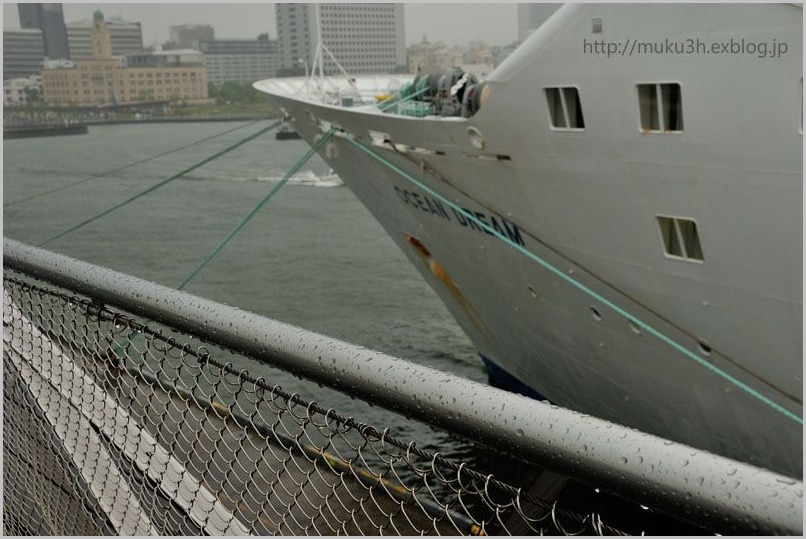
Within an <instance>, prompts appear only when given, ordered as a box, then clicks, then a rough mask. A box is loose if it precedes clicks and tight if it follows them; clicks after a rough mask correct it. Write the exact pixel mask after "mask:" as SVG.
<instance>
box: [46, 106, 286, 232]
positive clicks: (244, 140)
mask: <svg viewBox="0 0 806 539" xmlns="http://www.w3.org/2000/svg"><path fill="white" fill-rule="evenodd" d="M281 123H283V120H278V121H276V122H274V123H273V124H271V125H270V126H268V127H265V128H263V129H261V130H260V131H258V132H257V133H254V134H252V135H249V136H248V137H246V138H245V139H243V140H241V141H240V142H236V143H235V144H233V145H232V146H230V147H228V148H226V149H224V150H222V151H220V152H218V153H216V154H215V155H213V156H211V157H208V158H207V159H204V160H203V161H200V162H198V163H196V164H195V165H193V166H191V167H188V168H186V169H185V170H183V171H182V172H179V173H177V174H174V175H173V176H171V177H170V178H168V179H166V180H163V181H161V182H159V183H157V184H156V185H152V186H151V187H149V188H148V189H146V190H145V191H141V192H140V193H138V194H136V195H134V196H132V197H129V198H127V199H126V200H124V201H123V202H121V203H119V204H116V205H114V206H112V207H111V208H108V209H106V210H104V211H102V212H101V213H99V214H97V215H95V216H93V217H90V218H89V219H86V220H84V221H82V222H81V223H79V224H77V225H75V226H73V227H71V228H69V229H67V230H65V231H64V232H62V233H60V234H57V235H55V236H53V237H52V238H50V239H49V240H47V241H45V242H43V243H40V244H39V245H38V246H39V247H44V246H45V245H47V244H49V243H51V242H53V241H55V240H57V239H59V238H62V237H64V236H66V235H67V234H69V233H71V232H73V231H75V230H78V229H79V228H81V227H83V226H85V225H88V224H90V223H92V222H94V221H97V220H98V219H100V218H101V217H103V216H105V215H109V214H110V213H112V212H113V211H115V210H117V209H120V208H122V207H123V206H126V205H127V204H129V203H131V202H134V201H135V200H137V199H138V198H141V197H144V196H145V195H147V194H149V193H151V192H154V191H156V190H157V189H159V188H160V187H162V186H164V185H167V184H169V183H170V182H172V181H174V180H176V179H177V178H181V177H182V176H184V175H185V174H187V173H188V172H191V171H193V170H196V169H197V168H199V167H201V166H202V165H205V164H207V163H209V162H210V161H214V160H215V159H218V158H219V157H221V156H222V155H224V154H226V153H229V152H231V151H232V150H234V149H236V148H238V147H240V146H243V145H244V144H246V143H247V142H249V141H251V140H254V139H256V138H257V137H259V136H260V135H262V134H264V133H266V132H267V131H271V130H272V129H274V128H275V127H277V126H278V125H280V124H281Z"/></svg>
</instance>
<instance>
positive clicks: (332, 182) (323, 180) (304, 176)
mask: <svg viewBox="0 0 806 539" xmlns="http://www.w3.org/2000/svg"><path fill="white" fill-rule="evenodd" d="M283 177H284V176H262V177H258V178H256V179H255V181H259V182H274V183H276V182H279V181H280V180H282V179H283ZM288 184H289V185H304V186H308V187H339V186H340V185H344V182H343V181H342V180H341V178H339V176H338V175H337V174H335V173H334V172H333V171H332V170H331V171H329V172H328V173H327V174H323V175H321V176H319V175H317V174H316V173H314V172H313V171H310V170H304V171H302V172H299V173H298V174H294V175H293V176H292V177H291V179H290V180H288Z"/></svg>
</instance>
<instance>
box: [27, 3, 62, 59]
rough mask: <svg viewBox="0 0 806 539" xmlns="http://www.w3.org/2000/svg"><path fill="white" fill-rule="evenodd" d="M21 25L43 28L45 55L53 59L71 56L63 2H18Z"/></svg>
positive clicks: (34, 28) (29, 27)
mask: <svg viewBox="0 0 806 539" xmlns="http://www.w3.org/2000/svg"><path fill="white" fill-rule="evenodd" d="M17 10H18V12H19V15H20V27H21V28H23V29H26V30H41V31H42V40H43V44H44V47H45V56H47V57H48V58H50V59H52V60H58V59H66V58H70V48H69V46H68V41H67V28H66V27H65V25H64V13H62V5H61V4H22V3H20V4H17Z"/></svg>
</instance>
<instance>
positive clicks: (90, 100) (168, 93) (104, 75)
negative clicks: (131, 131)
mask: <svg viewBox="0 0 806 539" xmlns="http://www.w3.org/2000/svg"><path fill="white" fill-rule="evenodd" d="M91 45H92V58H91V59H89V60H76V61H75V62H71V63H69V64H62V65H51V64H48V66H47V69H44V70H43V71H42V87H43V93H44V98H45V100H46V101H47V102H48V103H54V104H78V105H120V104H127V103H135V102H144V101H169V100H170V101H180V100H181V101H186V102H203V101H206V100H207V70H206V69H205V68H204V64H203V63H202V55H201V53H200V52H199V51H195V50H178V51H163V52H158V53H150V54H144V53H141V54H132V55H128V56H125V57H124V56H115V55H113V54H112V43H111V38H110V32H109V29H108V28H107V27H106V23H105V21H104V17H103V14H102V13H101V12H100V11H96V12H95V16H94V22H93V32H92V41H91Z"/></svg>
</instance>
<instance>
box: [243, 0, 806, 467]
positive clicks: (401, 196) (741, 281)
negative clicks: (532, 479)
mask: <svg viewBox="0 0 806 539" xmlns="http://www.w3.org/2000/svg"><path fill="white" fill-rule="evenodd" d="M595 17H596V18H601V19H602V23H603V26H604V29H605V33H604V34H599V35H591V21H592V18H595ZM801 17H802V11H801V10H800V9H798V8H796V7H794V6H789V5H741V6H738V5H736V6H726V5H695V6H674V5H658V6H643V5H629V6H622V5H615V4H611V5H605V6H594V5H575V6H566V7H565V8H563V9H561V10H560V11H559V12H558V13H557V14H556V15H555V16H554V17H552V18H551V19H550V20H549V21H548V22H547V23H546V24H545V25H544V26H543V27H542V28H541V29H540V30H538V31H537V32H536V33H535V34H534V35H533V36H532V37H531V38H530V39H529V40H528V41H527V42H526V43H525V44H524V45H523V46H521V48H520V49H518V50H517V51H516V52H515V53H514V54H513V55H512V56H511V57H510V58H509V59H508V60H507V62H505V63H504V64H502V65H501V66H500V67H499V68H498V69H497V70H496V71H495V72H493V73H492V74H491V76H490V77H489V79H488V81H487V88H488V90H489V99H488V100H487V101H486V103H484V105H483V106H482V107H481V109H480V110H479V111H478V112H477V113H476V114H475V115H474V116H471V117H469V118H462V117H449V118H443V117H435V116H434V117H425V118H411V117H405V116H400V115H395V114H385V113H382V112H379V111H378V109H377V108H375V107H371V106H366V107H364V106H355V107H341V106H337V105H330V104H326V103H322V102H321V100H317V99H311V98H308V97H306V96H304V95H301V92H300V91H299V90H301V88H302V82H301V81H299V80H297V81H293V80H292V81H279V80H267V81H262V82H260V83H257V84H256V85H255V86H256V88H258V89H259V90H262V91H265V92H267V93H268V94H270V95H272V96H274V98H275V99H276V100H277V102H278V104H279V105H280V106H281V107H282V109H283V110H284V111H285V112H286V113H287V114H288V116H289V117H290V118H291V119H292V121H293V122H294V127H295V129H296V131H297V132H299V133H300V134H301V135H302V137H303V138H304V139H305V140H307V141H308V142H309V143H313V142H314V140H315V139H317V138H318V137H319V136H321V135H322V133H323V132H324V131H326V130H328V129H329V128H331V127H334V126H335V127H336V128H337V129H338V130H339V135H340V136H338V137H333V138H332V139H331V140H330V141H329V142H328V143H327V145H326V146H325V149H324V150H323V151H322V152H321V155H322V157H323V158H324V159H325V160H326V161H327V162H328V163H329V164H330V166H331V167H333V169H334V170H335V172H336V173H337V174H338V175H339V176H340V177H341V178H342V179H343V181H344V182H345V184H346V185H348V186H349V187H350V189H351V190H352V191H353V192H354V193H355V194H356V196H357V197H358V198H359V199H360V200H361V201H362V203H363V204H364V205H366V207H367V208H368V209H369V210H370V211H371V212H372V214H373V215H374V216H375V218H376V219H377V220H378V221H379V222H380V223H381V225H382V226H383V227H384V228H385V229H386V231H387V232H388V233H389V235H390V236H391V237H392V239H393V240H394V241H395V242H396V243H397V244H398V245H399V246H400V248H401V250H402V251H403V252H404V253H405V254H406V255H407V256H408V258H409V259H410V260H411V262H412V264H414V266H415V267H416V268H417V269H418V270H419V271H420V272H421V274H422V275H423V277H424V278H425V279H426V280H427V281H428V283H429V284H430V285H431V286H432V287H433V288H434V290H435V291H436V293H437V294H438V295H439V296H440V298H441V299H442V300H443V301H444V302H445V304H446V305H447V306H448V308H449V309H450V311H451V313H452V314H453V316H454V317H455V318H456V320H457V321H458V322H459V324H460V325H461V326H462V328H463V329H464V331H465V332H466V333H467V334H468V336H469V337H470V339H471V340H472V341H473V343H474V345H475V346H476V348H477V349H478V352H479V354H480V355H481V356H482V358H483V359H484V361H485V363H487V365H488V369H489V370H490V373H491V376H492V377H493V378H495V379H496V381H497V382H499V383H501V384H506V385H509V386H510V387H511V388H513V389H516V390H517V389H520V390H523V391H524V392H527V393H532V394H536V395H540V396H542V397H544V398H547V399H549V400H551V401H552V402H554V403H556V404H559V405H561V406H564V407H568V408H572V409H575V410H579V411H582V412H585V413H588V414H591V415H595V416H598V417H602V418H605V419H608V420H611V421H613V422H616V423H620V424H624V425H628V426H632V427H635V428H637V429H640V430H643V431H646V432H650V433H654V434H657V435H660V436H664V437H667V438H670V439H674V440H677V441H681V442H683V443H686V444H689V445H691V446H694V447H697V448H701V449H706V450H709V451H713V452H715V453H719V454H723V455H726V456H729V457H732V458H736V459H739V460H743V461H746V462H750V463H753V464H756V465H760V466H763V467H766V468H769V469H772V470H774V471H777V472H780V473H784V474H787V475H790V476H793V477H798V478H800V477H802V420H799V418H801V417H802V415H803V412H802V371H803V368H802V343H803V340H802V321H803V315H802V194H803V191H802V149H801V148H802V129H799V126H800V125H801V124H800V121H799V118H798V114H799V113H800V99H801V98H800V95H799V91H800V86H799V83H800V80H801V77H802V75H801V64H802V48H801V39H802V37H801V36H802V20H801ZM714 28H722V29H723V30H718V31H714ZM638 29H640V32H639V31H638ZM637 34H640V35H637ZM670 36H671V37H676V38H680V39H686V38H699V39H701V40H708V41H715V42H716V41H720V42H721V41H728V40H730V39H731V38H734V39H736V38H744V39H745V40H747V41H749V40H753V41H755V42H771V41H772V40H773V38H775V39H776V40H777V42H778V43H780V42H786V43H787V46H788V50H787V52H786V55H785V56H782V57H780V58H777V59H771V58H767V59H760V58H757V57H753V56H744V57H742V56H733V57H730V56H723V57H718V56H712V57H708V58H692V57H691V56H686V55H645V56H642V57H630V58H609V59H608V58H606V57H603V56H601V55H599V56H597V55H584V54H583V52H582V46H583V39H589V40H591V39H604V38H605V37H606V39H608V40H613V41H615V40H618V39H622V38H625V39H626V38H630V37H632V38H635V37H639V38H643V39H645V40H646V41H656V40H658V39H661V40H662V39H663V38H666V37H670ZM373 81H375V79H372V81H369V80H368V81H367V82H366V84H368V85H370V86H371V84H372V83H373ZM664 81H675V82H676V83H678V84H679V85H680V87H681V88H682V96H683V99H682V103H683V105H682V106H683V117H684V119H685V128H684V129H683V130H681V132H680V133H674V134H655V133H646V132H642V131H641V129H640V126H641V120H640V119H639V104H638V98H637V91H636V85H637V84H641V83H654V82H664ZM308 84H309V85H310V83H308ZM360 84H362V83H361V82H360ZM295 85H296V86H295ZM553 86H560V87H565V86H574V87H577V88H578V91H579V95H580V100H581V104H582V110H583V111H584V116H585V128H584V129H579V130H573V129H565V130H558V129H553V128H552V126H551V121H550V119H549V112H548V110H547V106H546V98H545V95H544V91H543V88H546V87H553ZM469 127H472V128H474V129H475V132H474V134H473V136H471V134H470V133H469V131H468V128H469ZM479 134H480V135H481V138H482V139H483V148H482V149H479V146H480V145H481V144H479V136H478V135H479ZM350 137H354V138H355V139H356V140H357V141H358V142H359V143H361V144H364V145H366V146H368V147H369V148H370V149H371V150H372V151H373V152H375V153H376V154H377V155H379V156H381V157H382V158H383V159H384V160H386V161H387V162H388V163H389V164H391V165H393V166H394V167H396V168H398V169H399V170H400V171H402V172H404V173H405V174H407V175H409V176H411V177H413V178H415V179H416V180H417V181H419V182H422V185H424V186H426V187H427V188H428V189H430V190H433V191H434V192H435V193H437V194H438V195H439V196H434V195H432V194H429V193H428V192H427V191H426V190H424V189H423V188H422V187H420V186H418V185H416V184H415V183H413V182H412V181H411V180H410V179H406V177H405V176H404V175H402V174H400V173H399V172H398V171H395V170H393V169H392V168H390V167H389V166H387V165H386V164H384V163H382V162H380V161H378V160H377V159H376V158H374V157H373V156H372V155H370V154H369V153H367V152H366V151H364V150H362V149H360V148H359V147H358V146H356V145H355V144H354V143H353V142H351V141H350V140H349V138H350ZM384 140H385V141H386V142H384ZM440 197H444V198H445V199H447V201H449V202H453V203H455V204H457V205H458V206H459V207H461V208H464V209H467V210H469V211H470V212H471V213H472V214H474V215H475V216H476V218H477V219H478V220H479V221H481V222H482V223H485V224H487V225H489V226H490V227H492V228H493V229H494V230H495V231H498V232H500V233H501V235H502V236H503V237H505V238H507V239H509V240H510V242H511V243H514V244H516V245H519V246H521V247H523V248H524V249H525V250H528V251H529V252H530V253H533V254H534V255H536V256H537V257H540V258H541V259H542V260H545V262H546V263H548V264H550V265H552V266H553V267H555V268H557V269H559V270H560V271H561V272H562V273H563V274H565V275H567V276H569V277H571V278H572V279H574V280H575V281H576V282H578V283H580V284H581V285H584V286H585V287H587V288H589V289H590V290H591V291H593V292H594V293H595V294H599V295H601V296H602V297H604V298H606V300H608V301H610V302H612V303H613V304H614V305H616V306H617V307H618V308H620V309H623V310H624V311H626V312H628V313H629V314H630V315H632V316H634V317H635V318H637V319H639V320H640V321H642V322H644V323H645V324H647V325H648V326H650V327H652V328H654V329H656V330H657V331H659V332H660V333H662V334H663V335H665V336H666V337H668V338H669V339H670V340H671V341H673V342H674V343H676V344H677V345H679V346H680V347H682V348H684V349H685V350H688V351H689V352H693V353H694V354H697V356H698V357H700V358H701V361H702V362H703V363H706V364H707V365H705V366H704V365H703V364H701V363H698V362H697V361H695V360H694V359H692V358H691V357H690V356H688V355H686V354H685V353H681V351H680V350H678V349H676V348H675V347H674V346H671V345H669V344H668V343H666V342H663V341H662V340H660V339H658V338H657V337H655V336H654V335H652V334H650V332H648V331H646V330H642V329H641V328H640V327H637V326H636V325H635V324H634V323H631V322H629V321H628V320H627V319H626V318H625V317H623V316H622V315H621V314H619V313H617V312H615V311H613V310H611V309H609V307H608V306H607V305H605V304H602V303H601V302H600V301H598V300H597V299H595V298H594V297H591V296H590V295H588V294H587V293H585V292H584V291H582V290H580V289H579V288H576V287H575V286H573V285H571V284H569V283H568V282H567V281H566V280H565V279H563V278H561V277H559V276H558V275H556V274H555V273H552V272H551V271H549V270H547V269H546V268H545V267H544V266H542V265H540V264H539V263H537V262H535V260H533V259H531V258H530V257H528V256H525V255H524V254H523V253H522V252H519V251H518V250H517V249H515V248H513V246H512V245H511V244H509V243H507V242H505V241H503V240H502V239H500V238H498V237H495V236H494V235H491V234H489V233H487V232H485V231H484V230H482V229H481V227H479V226H478V224H477V223H473V222H472V221H471V220H470V219H468V218H467V217H466V216H464V215H462V214H461V213H460V212H457V211H456V210H454V209H453V208H451V207H450V205H449V204H447V203H446V202H445V201H443V200H440ZM659 216H671V217H679V218H684V219H690V220H692V221H694V222H696V226H697V230H698V232H699V238H700V241H701V244H702V251H703V257H702V258H703V260H702V261H699V260H686V259H683V258H681V257H675V256H669V253H668V252H665V250H664V243H663V240H662V237H661V232H660V230H659V224H658V222H659V221H658V217H659Z"/></svg>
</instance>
